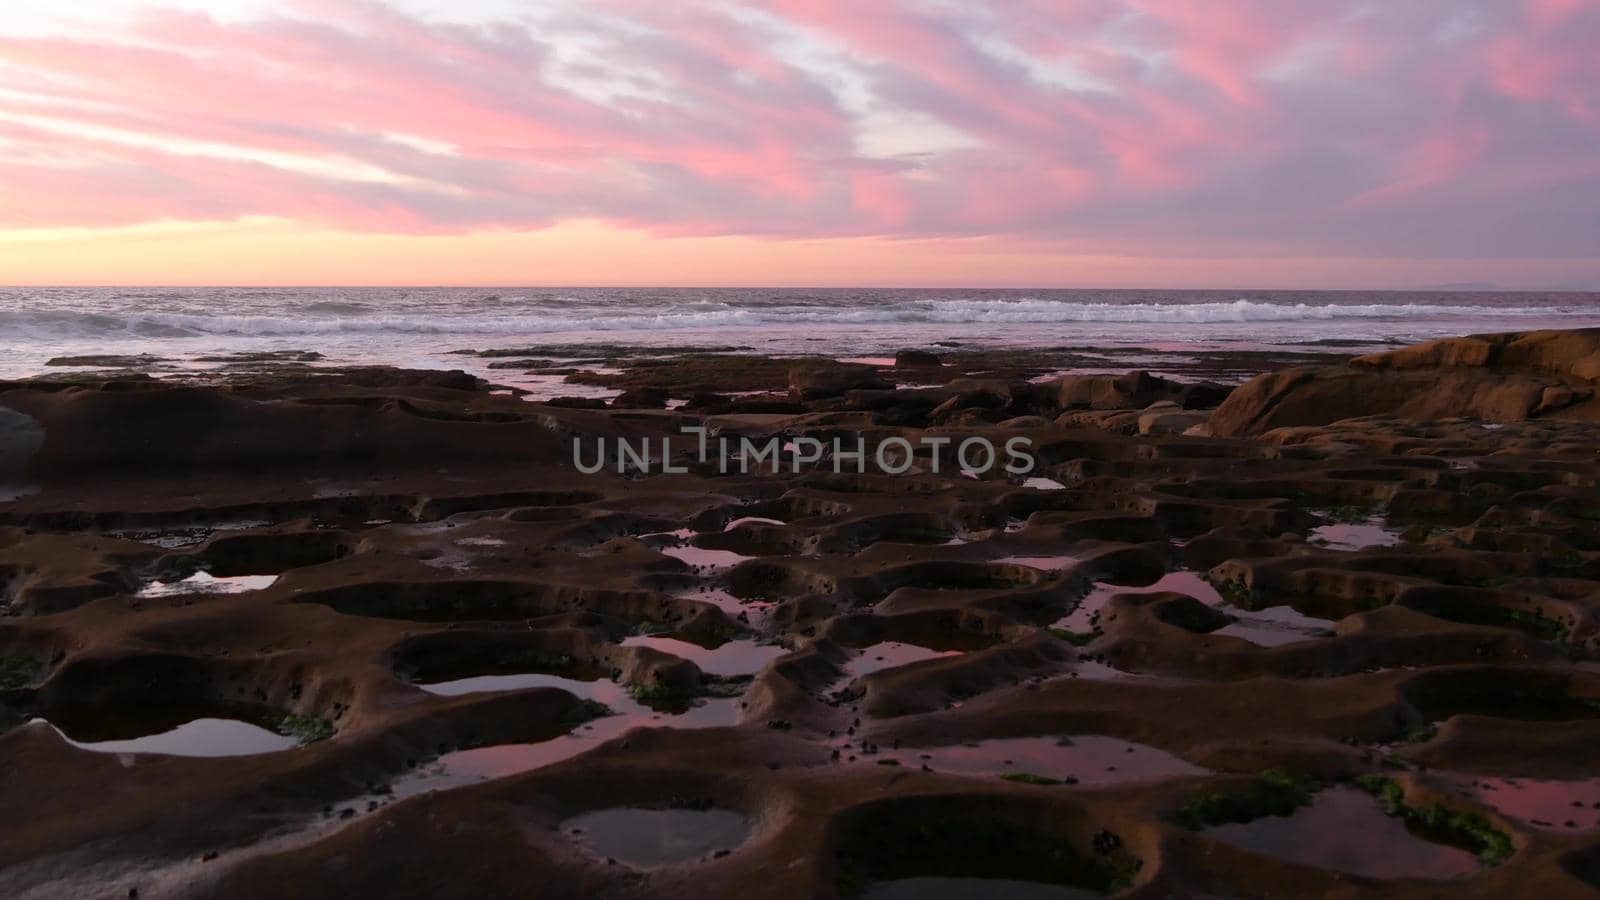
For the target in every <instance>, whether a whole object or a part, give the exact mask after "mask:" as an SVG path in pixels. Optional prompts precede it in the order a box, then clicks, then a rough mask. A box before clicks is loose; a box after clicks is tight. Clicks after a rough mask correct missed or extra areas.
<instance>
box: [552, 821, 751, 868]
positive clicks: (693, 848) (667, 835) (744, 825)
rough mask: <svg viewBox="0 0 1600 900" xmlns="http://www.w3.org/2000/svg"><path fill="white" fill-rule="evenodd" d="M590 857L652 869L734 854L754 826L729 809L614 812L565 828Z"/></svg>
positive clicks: (568, 823)
mask: <svg viewBox="0 0 1600 900" xmlns="http://www.w3.org/2000/svg"><path fill="white" fill-rule="evenodd" d="M561 830H562V831H565V832H566V833H567V834H568V835H569V836H570V837H571V838H572V839H573V841H574V842H576V843H577V844H578V845H579V846H581V847H583V849H584V850H585V851H587V852H588V853H590V854H592V855H594V856H596V857H599V858H600V859H605V860H616V861H617V862H620V863H622V864H624V865H628V866H633V867H635V868H640V869H649V868H654V867H656V866H664V865H669V864H671V863H677V862H685V861H687V860H691V859H702V858H705V857H707V856H711V855H712V854H715V853H721V852H726V851H730V850H733V849H734V848H735V847H738V846H739V845H740V844H742V843H744V841H745V838H747V837H749V836H750V823H749V822H747V821H745V818H744V816H742V815H740V814H739V813H736V812H733V811H732V810H727V809H640V808H637V807H614V808H612V809H599V810H595V811H594V812H588V813H584V814H583V815H581V816H574V817H573V818H571V819H568V820H567V821H565V822H563V823H561Z"/></svg>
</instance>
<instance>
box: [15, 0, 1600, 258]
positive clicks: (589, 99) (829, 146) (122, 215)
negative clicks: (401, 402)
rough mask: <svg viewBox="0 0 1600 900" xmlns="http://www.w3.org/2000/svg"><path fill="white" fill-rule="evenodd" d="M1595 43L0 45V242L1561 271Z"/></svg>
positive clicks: (168, 41)
mask: <svg viewBox="0 0 1600 900" xmlns="http://www.w3.org/2000/svg"><path fill="white" fill-rule="evenodd" d="M291 9H292V8H291ZM1597 44H1600V0H1526V2H1524V3H1522V4H1520V5H1514V4H1510V3H1502V2H1498V0H1417V2H1415V3H1406V4H1368V3H1362V2H1359V0H1205V2H1201V0H1160V2H1157V0H1062V2H1046V0H1017V2H1006V3H1000V2H997V0H990V2H987V3H980V2H974V3H972V4H959V5H958V4H942V5H934V4H920V3H911V2H898V0H884V2H881V3H868V4H862V3H841V2H813V0H767V2H765V3H763V4H761V5H760V6H759V7H752V8H748V9H745V10H743V11H737V10H730V8H729V7H727V6H725V5H722V4H716V3H710V2H706V3H689V4H682V5H678V4H674V5H670V6H669V5H666V4H660V5H651V4H632V3H622V2H600V3H579V2H573V3H571V4H570V5H567V6H564V7H556V8H554V9H552V10H549V11H547V13H546V14H545V16H544V18H542V19H540V20H538V21H533V22H530V21H482V22H478V23H475V24H460V23H446V22H440V21H434V20H423V19H419V18H415V17H412V16H409V15H406V14H403V13H401V12H399V11H396V10H395V9H392V8H389V7H386V6H384V5H382V4H381V3H377V2H361V0H338V2H333V3H324V2H318V3H315V4H310V3H304V4H302V5H301V8H300V9H299V11H298V12H290V13H287V14H283V15H278V16H273V17H267V18H262V19H258V20H253V21H232V20H228V21H224V20H220V19H217V18H213V17H210V16H207V15H204V14H199V13H195V12H187V11H178V10H172V9H165V10H164V9H160V8H157V9H156V10H154V11H152V12H149V13H146V14H145V15H143V16H142V17H140V18H137V19H135V20H133V21H131V22H125V23H110V22H107V23H104V24H102V25H98V26H95V27H93V28H89V27H81V28H79V29H77V30H76V31H73V32H71V33H68V34H62V35H55V36H50V37H39V36H4V35H0V88H4V90H3V91H0V190H3V192H4V197H5V202H4V203H3V204H0V227H6V226H23V225H26V226H53V225H61V226H71V225H82V226H104V225H116V224H132V223H138V222H145V221H158V220H168V219H218V218H232V217H239V216H247V215H265V216H279V217H286V218H290V219H294V220H299V221H305V222H308V223H316V224H318V225H325V226H331V227H336V228H344V229H351V230H362V231H391V232H461V231H469V230H473V229H480V228H537V227H543V226H546V225H550V224H553V223H557V222H561V221H565V220H571V219H579V218H582V219H600V220H604V221H609V222H613V223H617V224H623V225H628V226H632V227H639V228H644V229H647V230H649V231H652V232H654V233H658V234H674V235H679V234H748V235H764V236H772V237H795V238H808V237H824V236H841V235H888V236H896V237H908V238H910V237H935V236H979V235H994V236H1001V237H1003V238H1007V239H1013V240H1016V241H1018V242H1023V241H1049V242H1053V243H1054V244H1056V245H1058V246H1063V247H1093V248H1096V249H1097V250H1099V251H1102V252H1115V253H1126V254H1140V253H1162V252H1168V253H1183V254H1187V255H1204V254H1206V253H1232V252H1236V250H1237V248H1238V247H1240V246H1250V247H1253V248H1254V249H1255V251H1256V252H1259V253H1267V254H1271V253H1273V252H1281V253H1285V254H1291V253H1292V254H1310V255H1316V254H1325V255H1344V256H1350V255H1361V254H1370V255H1384V256H1394V255H1397V254H1398V255H1406V254H1411V255H1451V254H1453V255H1461V256H1466V255H1474V254H1490V255H1493V254H1500V253H1513V252H1515V253H1517V254H1521V255H1525V256H1527V255H1534V256H1537V255H1550V256H1571V255H1581V254H1584V253H1591V252H1592V248H1593V247H1594V246H1597V245H1600V224H1597V223H1596V222H1595V220H1594V218H1593V216H1592V214H1588V213H1586V212H1584V211H1585V210H1588V209H1592V208H1593V206H1594V205H1595V203H1596V201H1597V200H1600V176H1597V174H1596V171H1595V167H1594V165H1593V164H1592V162H1591V161H1592V159H1593V158H1594V155H1595V148H1596V147H1597V146H1600V56H1597V55H1596V54H1595V53H1594V52H1593V48H1594V47H1595V46H1596V45H1597ZM950 135H955V136H957V137H959V140H956V141H951V140H950V139H949V136H950ZM882 147H889V148H892V149H890V150H884V149H881V148H882ZM875 148H877V149H875ZM1468 216H1471V217H1475V218H1473V219H1472V222H1474V223H1479V222H1481V224H1470V225H1463V224H1462V223H1463V221H1466V219H1467V217H1468ZM1429 223H1439V224H1440V225H1441V226H1442V227H1428V225H1429ZM1506 234H1514V235H1515V237H1514V238H1512V239H1510V240H1507V239H1506V238H1505V237H1504V235H1506Z"/></svg>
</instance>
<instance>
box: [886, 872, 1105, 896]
mask: <svg viewBox="0 0 1600 900" xmlns="http://www.w3.org/2000/svg"><path fill="white" fill-rule="evenodd" d="M856 896H857V900H996V898H1001V897H1003V898H1005V900H1097V898H1100V897H1104V896H1105V895H1104V894H1101V893H1098V892H1096V891H1089V890H1084V889H1083V888H1074V887H1067V886H1066V885H1064V884H1047V883H1045V882H1042V881H1014V880H1012V879H1009V878H931V877H930V878H898V879H895V880H894V881H880V882H878V883H876V884H872V885H868V886H867V889H866V890H865V891H863V892H861V893H860V894H857V895H856Z"/></svg>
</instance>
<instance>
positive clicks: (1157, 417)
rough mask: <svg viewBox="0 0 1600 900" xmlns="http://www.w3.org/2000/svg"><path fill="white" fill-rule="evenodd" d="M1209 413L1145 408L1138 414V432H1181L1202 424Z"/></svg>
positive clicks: (1208, 416) (1208, 417) (1209, 415)
mask: <svg viewBox="0 0 1600 900" xmlns="http://www.w3.org/2000/svg"><path fill="white" fill-rule="evenodd" d="M1210 418H1211V414H1210V413H1207V412H1201V411H1199V410H1183V409H1177V408H1176V405H1174V408H1172V409H1165V410H1161V409H1157V410H1153V411H1152V410H1146V411H1145V412H1143V413H1141V414H1140V416H1139V433H1140V434H1183V433H1184V432H1185V431H1188V430H1189V429H1190V428H1193V427H1194V426H1196V425H1203V424H1205V423H1206V421H1207V420H1208V419H1210Z"/></svg>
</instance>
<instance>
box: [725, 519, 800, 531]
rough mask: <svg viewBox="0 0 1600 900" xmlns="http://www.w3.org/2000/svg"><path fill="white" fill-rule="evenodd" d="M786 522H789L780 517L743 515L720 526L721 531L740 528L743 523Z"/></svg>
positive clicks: (779, 523) (776, 523) (775, 523)
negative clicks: (769, 517)
mask: <svg viewBox="0 0 1600 900" xmlns="http://www.w3.org/2000/svg"><path fill="white" fill-rule="evenodd" d="M787 524H789V523H787V522H785V521H783V520H782V519H768V518H763V517H762V516H745V517H743V518H740V519H734V520H733V521H732V522H729V523H728V524H727V525H724V526H723V527H722V530H723V531H732V530H734V529H735V528H742V527H744V526H745V525H787Z"/></svg>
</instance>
